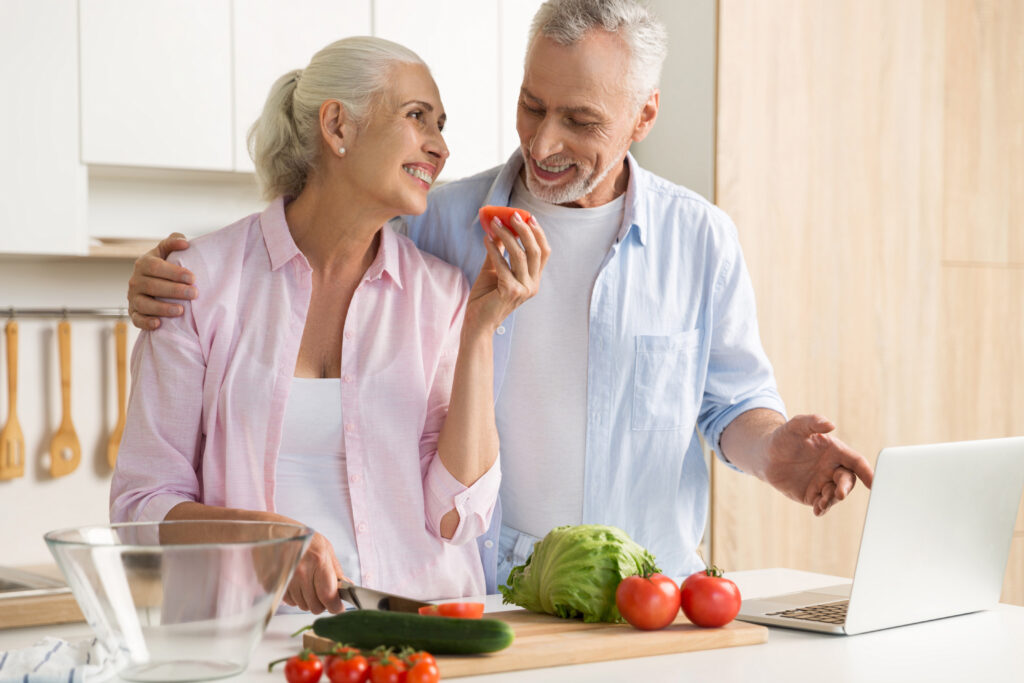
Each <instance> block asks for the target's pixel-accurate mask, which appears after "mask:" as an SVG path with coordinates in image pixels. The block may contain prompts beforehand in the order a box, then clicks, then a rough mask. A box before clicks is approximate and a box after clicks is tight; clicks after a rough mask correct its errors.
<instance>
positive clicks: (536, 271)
mask: <svg viewBox="0 0 1024 683" xmlns="http://www.w3.org/2000/svg"><path fill="white" fill-rule="evenodd" d="M491 227H492V228H493V230H494V235H495V237H496V239H494V240H492V239H491V238H490V237H488V236H487V235H484V246H485V247H486V249H487V260H485V261H484V264H483V266H482V267H481V268H480V274H479V275H478V276H477V278H476V282H474V283H473V288H472V289H471V290H470V292H469V303H468V305H467V307H466V320H465V323H464V324H463V329H465V328H466V327H467V326H469V327H471V328H472V327H473V326H479V327H480V328H482V329H484V330H486V331H487V332H488V333H493V332H494V330H496V329H497V328H498V326H499V325H501V323H502V321H503V320H505V318H507V317H508V316H509V314H511V313H512V311H514V310H515V309H516V308H518V307H519V306H520V305H521V304H522V303H523V302H524V301H526V300H527V299H529V298H530V297H532V296H533V295H535V294H536V293H537V290H538V288H539V286H540V278H541V273H542V272H543V270H544V266H545V264H547V262H548V257H549V256H550V255H551V247H550V246H549V245H548V239H547V236H546V235H545V234H544V230H542V229H541V227H540V224H538V223H537V220H536V219H535V218H533V217H531V218H530V221H529V222H526V221H524V220H523V219H522V216H521V215H520V214H519V213H515V214H513V216H512V227H513V228H514V229H515V231H516V233H518V235H519V239H516V236H515V235H514V234H513V233H512V231H510V230H509V229H508V228H506V227H505V226H504V225H502V223H501V221H500V220H499V219H497V218H495V219H494V221H493V223H492V224H491ZM505 253H507V254H508V261H506V260H505V257H504V255H503V254H505Z"/></svg>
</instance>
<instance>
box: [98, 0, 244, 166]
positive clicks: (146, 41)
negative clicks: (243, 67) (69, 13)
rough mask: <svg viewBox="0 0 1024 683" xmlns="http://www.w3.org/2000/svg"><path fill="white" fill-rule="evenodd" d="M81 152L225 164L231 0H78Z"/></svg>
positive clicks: (128, 162)
mask: <svg viewBox="0 0 1024 683" xmlns="http://www.w3.org/2000/svg"><path fill="white" fill-rule="evenodd" d="M80 12H81V17H80V22H81V74H82V76H81V77H82V160H83V161H84V162H85V163H87V164H114V165H121V166H149V167H163V168H188V169H209V170H231V169H232V168H233V167H234V159H233V154H232V152H233V149H232V142H233V139H234V138H233V136H232V124H233V120H232V87H231V77H232V75H231V0H147V1H146V2H138V0H81V2H80Z"/></svg>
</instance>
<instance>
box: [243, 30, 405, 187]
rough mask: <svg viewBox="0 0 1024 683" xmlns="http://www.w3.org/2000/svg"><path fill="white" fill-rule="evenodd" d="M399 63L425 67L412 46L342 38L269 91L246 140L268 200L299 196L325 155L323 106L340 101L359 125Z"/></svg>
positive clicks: (284, 77)
mask: <svg viewBox="0 0 1024 683" xmlns="http://www.w3.org/2000/svg"><path fill="white" fill-rule="evenodd" d="M395 64H423V60H422V59H420V58H419V56H418V55H417V54H416V53H415V52H413V51H412V50H410V49H409V48H407V47H404V46H402V45H399V44H398V43H393V42H391V41H390V40H384V39H383V38H373V37H370V36H357V37H353V38H343V39H342V40H338V41H335V42H333V43H331V44H330V45H328V46H327V47H325V48H323V49H322V50H320V51H319V52H317V53H316V54H315V55H313V58H312V59H311V60H310V62H309V65H308V66H306V68H305V69H296V70H294V71H289V72H288V73H286V74H285V75H283V76H281V77H280V78H279V79H277V81H275V82H274V85H272V86H271V88H270V93H269V94H268V95H267V101H266V104H264V105H263V112H262V113H261V114H260V117H259V118H258V119H257V120H256V122H255V123H254V124H253V125H252V127H251V128H250V129H249V134H248V137H247V138H246V142H247V144H248V147H249V155H250V156H251V157H252V160H253V163H254V164H255V165H256V179H257V181H258V182H259V185H260V191H261V192H262V194H263V196H264V197H265V198H266V199H268V200H269V199H273V198H275V197H278V196H280V195H289V196H292V197H294V196H297V195H298V194H299V192H301V191H302V188H303V187H305V186H306V180H307V179H308V178H309V174H310V171H311V170H312V169H313V167H314V165H315V164H316V161H317V155H318V154H319V151H320V105H321V104H323V103H324V101H326V100H338V101H340V102H341V104H342V106H344V108H345V113H346V114H347V115H348V116H350V117H352V119H353V120H354V122H355V124H356V125H357V126H360V125H362V123H363V122H364V121H365V119H366V116H367V115H368V114H369V112H370V110H371V107H372V106H373V104H374V102H375V100H376V98H377V97H378V96H379V95H380V93H381V91H382V90H384V88H385V87H386V86H387V83H388V78H389V74H390V72H391V68H392V67H393V66H394V65H395Z"/></svg>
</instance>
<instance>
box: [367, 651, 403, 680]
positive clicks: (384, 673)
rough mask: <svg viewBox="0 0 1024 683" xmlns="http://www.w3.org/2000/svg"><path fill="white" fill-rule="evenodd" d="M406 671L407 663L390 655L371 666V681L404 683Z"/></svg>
mask: <svg viewBox="0 0 1024 683" xmlns="http://www.w3.org/2000/svg"><path fill="white" fill-rule="evenodd" d="M406 670H407V667H406V666H405V662H403V661H402V660H401V659H399V658H398V657H395V656H393V655H388V656H386V657H383V658H382V659H381V660H380V661H377V662H374V663H373V664H372V665H370V680H371V681H372V682H373V683H404V682H405V677H406Z"/></svg>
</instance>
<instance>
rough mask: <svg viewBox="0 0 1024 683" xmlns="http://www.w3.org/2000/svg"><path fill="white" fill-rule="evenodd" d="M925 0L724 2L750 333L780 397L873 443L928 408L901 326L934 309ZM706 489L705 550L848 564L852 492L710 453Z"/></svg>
mask: <svg viewBox="0 0 1024 683" xmlns="http://www.w3.org/2000/svg"><path fill="white" fill-rule="evenodd" d="M933 7H934V3H931V2H927V1H924V2H909V1H904V2H899V3H891V2H886V1H884V0H872V1H870V2H828V3H818V2H800V1H789V2H772V3H763V2H756V1H744V0H723V1H722V2H721V4H720V14H719V21H720V23H719V41H720V43H719V45H720V47H719V113H718V121H719V127H718V165H717V168H718V175H717V178H718V183H717V195H716V197H717V203H718V204H719V205H720V206H721V207H722V208H723V209H725V210H726V211H727V212H728V213H729V214H730V215H731V216H732V217H733V219H734V220H735V222H736V224H737V226H738V228H739V231H740V238H741V240H742V242H743V247H744V251H745V254H746V257H747V260H748V264H749V267H750V271H751V276H752V278H753V281H754V287H755V290H756V292H757V296H758V308H759V318H760V321H761V333H762V339H763V341H764V344H765V348H766V350H767V352H768V356H769V358H771V359H772V362H773V364H774V365H775V369H776V374H777V378H778V382H779V388H780V390H781V392H782V395H783V398H784V399H785V400H786V403H787V408H788V410H789V412H790V414H791V415H792V414H798V413H804V412H820V413H823V414H825V415H827V416H828V417H830V418H831V419H833V420H834V421H835V422H836V424H837V425H838V426H839V430H838V435H839V436H840V438H842V439H843V440H845V441H846V442H847V443H849V444H850V445H852V446H853V447H854V448H856V449H857V450H859V451H860V452H861V453H863V454H865V455H866V456H868V457H869V458H871V459H873V458H874V456H875V454H876V453H877V452H878V450H879V448H881V446H882V445H884V444H894V443H912V442H915V441H920V440H922V439H923V438H924V437H925V436H926V435H927V434H928V433H929V432H930V427H931V424H932V419H933V418H931V416H933V415H934V413H935V410H934V402H935V401H936V396H937V391H936V390H937V388H938V385H937V382H938V377H937V376H936V374H935V372H934V368H935V366H936V352H935V351H934V350H931V349H919V348H916V347H915V346H913V345H911V344H908V343H905V342H904V340H908V339H920V338H922V336H925V335H934V333H935V331H936V330H937V328H938V320H939V315H940V306H939V303H940V302H939V300H938V299H937V298H936V297H935V296H934V295H933V293H934V292H936V291H937V289H938V284H939V276H940V265H939V263H940V259H941V232H939V231H937V230H936V229H935V228H936V226H938V225H939V224H940V222H941V216H942V214H941V203H940V201H939V199H940V196H941V191H942V177H941V173H940V170H939V169H941V163H942V151H941V150H942V145H941V141H942V118H941V111H942V102H943V93H942V87H941V86H942V70H943V64H944V62H943V60H942V59H940V58H939V57H940V56H941V55H942V50H943V47H944V43H943V22H942V13H941V12H938V13H935V12H934V11H932V10H931V8H933ZM908 84H911V87H908ZM937 112H938V114H937ZM907 405H911V406H916V407H917V409H913V410H910V411H906V410H905V409H904V407H905V406H907ZM714 491H715V502H714V511H713V515H714V521H713V532H712V552H713V554H714V556H715V561H716V562H719V563H723V564H725V565H727V566H729V567H731V568H734V569H741V568H753V567H766V566H790V567H799V568H804V569H809V570H814V571H823V572H828V573H833V574H840V575H850V574H851V573H852V571H853V564H854V561H855V558H856V552H857V542H858V539H859V536H860V529H861V526H862V523H863V516H864V510H865V504H866V500H867V495H866V492H865V491H863V490H858V491H856V492H855V495H854V497H853V498H852V499H851V500H850V501H848V502H847V503H846V504H844V505H841V506H837V507H836V508H833V510H832V511H831V512H829V514H828V515H826V516H825V517H823V518H820V519H817V518H814V517H813V515H812V514H811V512H810V510H809V508H805V507H802V506H799V505H796V504H794V503H791V502H790V501H788V500H785V499H783V497H782V496H781V495H779V494H777V493H776V492H774V491H773V490H771V489H769V488H768V487H766V486H765V485H763V484H761V483H760V482H756V481H754V480H752V479H750V478H749V477H744V476H741V475H737V474H735V473H733V472H730V471H727V469H726V468H724V467H721V466H719V465H717V464H716V466H715V470H714Z"/></svg>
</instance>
